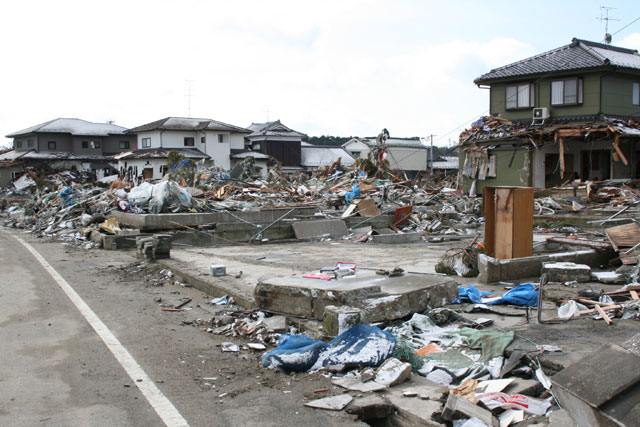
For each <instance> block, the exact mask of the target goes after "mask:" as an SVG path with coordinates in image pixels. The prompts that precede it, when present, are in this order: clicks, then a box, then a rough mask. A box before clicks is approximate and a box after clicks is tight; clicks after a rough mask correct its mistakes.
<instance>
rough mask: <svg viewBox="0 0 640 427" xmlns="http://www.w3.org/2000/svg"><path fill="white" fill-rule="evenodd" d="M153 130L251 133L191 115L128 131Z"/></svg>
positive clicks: (156, 122) (159, 121)
mask: <svg viewBox="0 0 640 427" xmlns="http://www.w3.org/2000/svg"><path fill="white" fill-rule="evenodd" d="M151 130H187V131H198V130H201V131H205V130H210V131H225V132H239V133H251V131H250V130H248V129H245V128H242V127H240V126H234V125H230V124H227V123H222V122H219V121H217V120H211V119H196V118H190V117H165V118H164V119H160V120H156V121H155V122H151V123H147V124H144V125H142V126H137V127H134V128H131V129H129V130H128V131H127V133H139V132H146V131H151Z"/></svg>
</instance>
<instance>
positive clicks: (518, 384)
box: [503, 377, 544, 397]
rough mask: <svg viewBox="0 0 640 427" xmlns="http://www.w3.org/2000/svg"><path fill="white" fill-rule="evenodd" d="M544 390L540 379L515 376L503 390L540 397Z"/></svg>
mask: <svg viewBox="0 0 640 427" xmlns="http://www.w3.org/2000/svg"><path fill="white" fill-rule="evenodd" d="M543 391H544V387H543V386H542V384H541V383H540V382H539V381H536V380H525V379H524V378H519V377H513V381H511V383H510V384H509V385H508V386H507V387H506V388H505V389H504V390H503V393H507V394H523V395H525V396H531V397H538V396H540V394H542V392H543Z"/></svg>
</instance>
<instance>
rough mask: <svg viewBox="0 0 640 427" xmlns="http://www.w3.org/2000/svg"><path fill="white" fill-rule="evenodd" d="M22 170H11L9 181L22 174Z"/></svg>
mask: <svg viewBox="0 0 640 427" xmlns="http://www.w3.org/2000/svg"><path fill="white" fill-rule="evenodd" d="M22 174H23V172H22V171H11V181H14V180H16V179H18V178H20V177H21V176H22Z"/></svg>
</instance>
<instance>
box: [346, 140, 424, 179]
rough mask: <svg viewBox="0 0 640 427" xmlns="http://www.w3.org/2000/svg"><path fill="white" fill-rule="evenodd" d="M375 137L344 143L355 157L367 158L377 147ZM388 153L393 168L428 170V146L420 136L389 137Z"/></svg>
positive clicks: (412, 170)
mask: <svg viewBox="0 0 640 427" xmlns="http://www.w3.org/2000/svg"><path fill="white" fill-rule="evenodd" d="M375 145H376V139H375V138H351V139H350V140H349V141H347V142H345V143H344V144H342V148H344V149H345V150H346V151H347V152H348V153H349V154H351V155H352V156H353V157H354V158H356V159H358V158H365V159H366V158H367V157H368V155H369V152H370V151H371V150H372V149H373V148H374V147H375ZM386 145H387V148H388V153H387V157H386V160H388V161H389V166H390V167H391V169H400V170H403V171H406V172H410V171H411V172H419V171H426V170H427V159H428V151H429V149H428V147H427V146H426V145H424V144H422V143H421V142H420V138H389V139H387V141H386Z"/></svg>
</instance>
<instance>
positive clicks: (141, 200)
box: [127, 182, 153, 206]
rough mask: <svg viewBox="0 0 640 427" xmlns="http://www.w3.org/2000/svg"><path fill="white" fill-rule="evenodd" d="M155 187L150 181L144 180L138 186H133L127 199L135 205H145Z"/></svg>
mask: <svg viewBox="0 0 640 427" xmlns="http://www.w3.org/2000/svg"><path fill="white" fill-rule="evenodd" d="M152 189H153V184H151V183H148V182H143V183H142V184H140V185H138V186H137V187H133V188H132V189H131V191H129V194H128V195H127V199H128V200H129V203H131V204H132V205H134V206H144V205H146V204H147V203H148V202H149V199H150V198H151V190H152Z"/></svg>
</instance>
